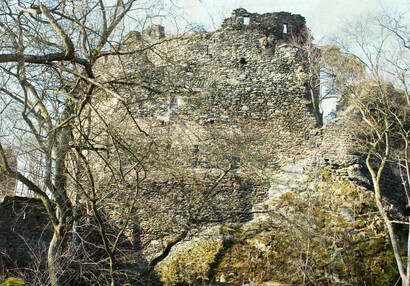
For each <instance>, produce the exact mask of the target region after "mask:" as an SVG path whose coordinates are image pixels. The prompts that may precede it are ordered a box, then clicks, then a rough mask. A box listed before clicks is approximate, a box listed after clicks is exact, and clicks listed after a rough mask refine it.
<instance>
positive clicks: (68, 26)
mask: <svg viewBox="0 0 410 286" xmlns="http://www.w3.org/2000/svg"><path fill="white" fill-rule="evenodd" d="M134 2H135V1H134V0H130V1H126V2H124V1H117V2H116V3H114V4H113V5H112V6H107V5H106V4H105V3H104V1H91V2H86V3H81V5H80V3H78V2H77V1H59V2H50V3H44V4H43V3H40V4H38V5H34V4H32V3H31V2H29V1H27V2H25V1H19V2H18V3H16V2H14V1H3V2H2V3H1V4H0V5H1V11H2V12H1V15H0V17H1V19H0V26H1V35H0V41H1V43H2V48H1V51H0V63H1V67H0V68H1V74H2V77H1V80H2V87H1V98H2V104H3V106H4V110H3V112H4V113H15V114H17V115H16V116H15V117H14V118H15V120H14V122H12V123H11V124H12V125H13V127H14V128H15V130H16V132H15V133H18V134H19V136H20V138H23V139H25V140H29V139H30V140H31V139H34V140H32V141H31V142H35V143H34V144H33V145H31V146H29V149H27V150H24V151H23V150H22V149H20V150H18V151H19V153H20V152H32V151H34V152H38V154H40V156H41V158H39V162H40V163H41V164H42V166H41V167H42V169H43V170H44V178H43V180H42V182H39V180H38V178H33V176H31V174H29V173H27V172H26V171H27V170H22V171H20V170H16V169H15V168H12V166H11V163H10V162H9V161H8V158H7V150H6V148H5V147H4V146H3V145H1V144H0V154H1V157H2V160H1V162H2V164H1V173H2V174H4V175H7V176H10V177H12V178H15V179H16V180H18V181H20V182H21V183H22V184H23V185H25V186H26V187H27V188H28V189H29V190H31V191H32V192H33V193H35V194H36V195H37V196H38V197H39V198H40V199H41V200H42V201H43V203H44V206H45V208H46V211H47V213H48V216H49V218H50V221H51V223H52V225H53V229H54V235H53V238H52V241H51V243H50V246H49V250H48V270H49V271H48V272H49V276H50V281H51V284H52V285H62V284H64V283H67V280H66V279H69V278H68V277H66V276H65V275H64V274H65V268H66V267H69V265H66V264H65V262H64V261H63V259H62V254H63V253H64V252H65V251H66V250H67V249H68V245H69V244H70V237H69V233H70V232H71V231H72V229H73V224H74V221H75V220H76V217H73V214H74V213H75V200H74V201H73V200H72V196H73V193H70V188H69V184H68V176H69V171H68V168H69V164H68V159H69V158H70V156H72V154H73V151H74V150H77V153H78V154H82V153H83V152H85V151H84V148H83V146H81V145H79V144H78V143H79V142H78V141H76V138H75V135H74V133H75V132H74V131H75V129H76V127H75V126H76V125H77V124H81V122H83V120H84V119H82V118H83V117H85V118H86V117H87V115H86V113H85V107H86V106H87V105H89V104H91V102H92V100H91V95H92V94H93V91H94V90H95V88H96V87H99V88H101V89H102V90H104V91H105V92H107V93H108V94H110V95H111V96H118V95H117V94H116V93H115V92H112V91H110V90H109V89H107V88H106V87H104V86H103V85H102V84H101V83H100V82H99V81H98V80H97V79H96V78H95V76H94V65H95V62H96V61H97V59H98V58H100V57H101V56H103V55H104V54H105V53H106V51H105V49H106V47H107V46H108V45H110V44H111V40H112V39H113V36H114V33H115V32H116V31H118V27H119V25H120V24H121V23H122V21H123V20H124V18H125V16H126V15H127V13H129V12H130V11H131V9H132V8H133V5H134ZM77 126H78V125H77ZM17 130H18V131H17ZM80 134H81V133H80ZM86 136H87V135H86V134H81V139H82V140H83V141H84V140H85V141H87V137H86ZM8 139H10V140H9V141H13V138H11V137H10V138H8ZM15 140H16V138H14V142H13V144H14V147H16V150H17V149H18V148H17V147H18V145H17V142H16V141H15ZM21 143H22V142H20V144H21ZM26 147H27V146H26ZM79 161H81V157H80V160H79ZM95 215H96V216H97V213H95ZM113 281H114V280H113ZM112 284H115V282H112Z"/></svg>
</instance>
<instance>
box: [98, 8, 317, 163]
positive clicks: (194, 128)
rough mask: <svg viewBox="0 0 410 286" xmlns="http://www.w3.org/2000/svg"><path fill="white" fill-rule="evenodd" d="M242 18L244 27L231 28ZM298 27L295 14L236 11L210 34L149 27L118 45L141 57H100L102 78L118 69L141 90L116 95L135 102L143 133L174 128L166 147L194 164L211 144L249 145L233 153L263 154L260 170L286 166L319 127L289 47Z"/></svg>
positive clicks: (303, 75) (307, 147)
mask: <svg viewBox="0 0 410 286" xmlns="http://www.w3.org/2000/svg"><path fill="white" fill-rule="evenodd" d="M244 13H245V14H246V15H248V16H249V17H250V23H249V25H248V26H246V27H238V25H237V24H235V23H237V19H238V17H243V15H245V14H244ZM284 23H286V24H287V25H288V28H287V31H284V30H283V25H284ZM304 25H305V22H304V18H303V17H302V16H300V15H292V14H290V13H285V12H281V13H272V14H264V15H258V14H250V13H247V12H246V11H245V10H243V9H242V10H241V9H240V10H235V11H234V13H233V16H232V18H229V19H227V20H225V22H224V24H223V26H222V28H221V29H219V30H217V31H215V32H197V33H192V34H187V35H176V36H170V37H165V36H164V33H163V28H162V27H159V26H152V27H149V28H148V29H147V30H148V31H144V32H143V33H142V36H141V35H139V34H137V33H136V32H133V33H131V34H130V35H129V36H128V37H126V40H125V43H126V44H127V46H128V48H127V51H131V50H143V51H144V52H136V53H134V54H132V55H131V56H124V57H121V60H118V57H111V58H108V59H105V61H104V63H102V67H101V71H102V72H101V76H103V77H104V78H108V79H113V78H115V76H116V75H118V74H120V73H122V72H124V70H125V72H126V73H128V74H127V76H126V77H127V78H135V80H136V81H137V82H138V84H139V85H140V86H141V87H140V88H135V89H133V90H129V89H128V90H127V89H124V90H123V93H122V94H123V95H124V97H126V98H128V100H129V101H131V102H135V104H134V105H133V112H135V114H136V117H138V118H139V120H140V122H141V125H142V127H145V128H147V129H148V130H149V131H150V132H151V133H154V134H163V133H164V132H165V131H164V130H169V129H170V128H171V129H172V128H173V129H174V132H175V133H174V136H173V135H172V134H171V135H170V133H169V132H168V131H167V133H166V134H167V136H169V138H170V139H173V140H170V141H172V142H171V144H172V145H173V146H172V147H174V146H175V148H179V149H181V150H183V154H187V153H189V154H193V153H197V154H198V156H197V157H198V158H197V160H198V161H199V163H201V160H202V159H201V158H199V157H202V158H205V157H209V156H208V155H209V152H212V151H211V150H209V148H207V146H209V144H208V143H209V142H210V141H213V142H215V138H217V139H221V140H222V141H225V142H228V141H231V145H232V146H233V145H237V144H241V143H242V142H249V144H245V145H246V146H242V147H240V148H241V149H243V150H247V151H254V155H252V157H254V158H257V157H260V156H259V155H261V154H263V155H264V156H263V157H264V158H263V160H264V161H265V166H271V167H273V166H277V165H283V164H287V163H290V162H292V161H294V160H297V159H299V158H301V157H302V156H305V154H306V153H307V152H309V150H310V148H311V146H310V144H309V142H308V141H309V137H310V131H311V130H312V129H314V128H316V127H318V122H317V121H316V119H315V115H314V114H313V110H314V109H313V107H312V105H311V100H310V95H309V93H308V90H307V88H306V81H307V75H306V73H305V72H304V70H303V67H302V65H301V64H300V62H299V60H298V48H297V47H295V46H293V45H291V44H289V35H290V34H296V35H300V34H302V33H303V31H304V29H305V26H304ZM285 32H286V33H285ZM147 46H149V47H150V48H149V49H145V48H146V47H147ZM123 69H124V70H123ZM111 109H115V107H114V106H111ZM156 124H157V125H158V126H155V128H154V127H153V126H154V125H156ZM174 139H175V140H174ZM250 141H253V143H252V142H250ZM227 144H228V143H227ZM187 150H189V152H187ZM174 151H175V152H176V149H175V150H174ZM239 153H240V152H236V154H237V155H236V156H239V157H240V154H239ZM265 153H266V154H265ZM257 154H259V155H257ZM191 159H192V158H191ZM236 159H237V160H238V158H236ZM239 159H240V158H239ZM261 160H262V159H261ZM205 161H206V160H205V159H204V160H202V163H203V166H205V165H206V162H205Z"/></svg>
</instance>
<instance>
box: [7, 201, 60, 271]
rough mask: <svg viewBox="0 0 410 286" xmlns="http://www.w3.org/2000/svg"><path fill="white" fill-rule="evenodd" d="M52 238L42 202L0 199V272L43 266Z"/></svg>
mask: <svg viewBox="0 0 410 286" xmlns="http://www.w3.org/2000/svg"><path fill="white" fill-rule="evenodd" d="M51 235H52V230H51V227H50V226H49V218H48V215H47V213H46V211H45V209H44V206H43V204H42V202H41V201H40V200H39V199H35V198H26V197H17V196H5V197H3V198H1V201H0V269H1V268H2V267H6V268H8V269H13V268H15V267H17V266H18V267H33V269H34V268H35V267H40V264H42V265H44V264H43V263H45V258H46V257H47V255H46V253H47V248H48V244H49V242H50V240H51ZM2 272H3V271H2Z"/></svg>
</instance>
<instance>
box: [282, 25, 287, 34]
mask: <svg viewBox="0 0 410 286" xmlns="http://www.w3.org/2000/svg"><path fill="white" fill-rule="evenodd" d="M283 33H284V34H287V33H288V24H286V23H285V24H283Z"/></svg>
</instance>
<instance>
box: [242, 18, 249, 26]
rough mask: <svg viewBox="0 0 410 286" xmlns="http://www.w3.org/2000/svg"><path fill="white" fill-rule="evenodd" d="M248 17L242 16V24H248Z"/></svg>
mask: <svg viewBox="0 0 410 286" xmlns="http://www.w3.org/2000/svg"><path fill="white" fill-rule="evenodd" d="M250 21H251V20H250V19H249V17H246V16H245V17H243V24H244V25H245V26H249V23H250Z"/></svg>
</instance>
